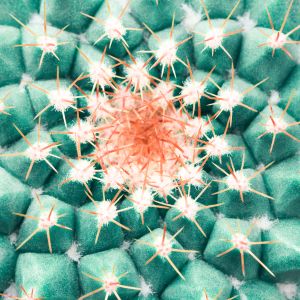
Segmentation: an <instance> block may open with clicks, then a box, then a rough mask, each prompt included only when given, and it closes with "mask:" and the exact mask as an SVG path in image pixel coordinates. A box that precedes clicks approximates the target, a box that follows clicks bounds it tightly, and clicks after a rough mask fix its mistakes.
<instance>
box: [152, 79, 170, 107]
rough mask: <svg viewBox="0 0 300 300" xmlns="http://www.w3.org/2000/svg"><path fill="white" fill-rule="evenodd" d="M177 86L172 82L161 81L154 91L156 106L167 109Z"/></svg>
mask: <svg viewBox="0 0 300 300" xmlns="http://www.w3.org/2000/svg"><path fill="white" fill-rule="evenodd" d="M174 89H175V86H174V84H173V83H172V82H165V81H161V82H160V83H159V84H158V85H157V87H156V88H155V89H154V90H153V99H155V102H154V103H153V104H154V105H155V104H157V105H158V106H159V107H161V108H166V107H167V106H168V105H169V103H170V101H172V99H173V96H174Z"/></svg>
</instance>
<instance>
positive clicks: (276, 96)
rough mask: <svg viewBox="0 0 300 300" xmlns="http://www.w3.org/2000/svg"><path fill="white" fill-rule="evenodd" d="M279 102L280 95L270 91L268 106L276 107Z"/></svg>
mask: <svg viewBox="0 0 300 300" xmlns="http://www.w3.org/2000/svg"><path fill="white" fill-rule="evenodd" d="M279 101H280V94H279V92H278V91H275V90H272V91H271V94H270V97H269V99H268V102H269V104H271V105H276V104H278V102H279Z"/></svg>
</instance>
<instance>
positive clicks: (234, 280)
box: [229, 276, 245, 290]
mask: <svg viewBox="0 0 300 300" xmlns="http://www.w3.org/2000/svg"><path fill="white" fill-rule="evenodd" d="M229 280H230V282H231V284H232V286H233V287H234V288H235V289H236V290H239V289H240V288H241V286H242V285H243V284H244V283H245V281H241V280H238V279H237V278H235V277H233V276H230V277H229Z"/></svg>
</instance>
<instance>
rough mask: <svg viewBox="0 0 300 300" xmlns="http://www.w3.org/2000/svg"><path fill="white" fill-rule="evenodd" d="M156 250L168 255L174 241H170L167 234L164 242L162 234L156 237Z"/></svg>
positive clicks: (160, 253) (165, 255) (162, 255)
mask: <svg viewBox="0 0 300 300" xmlns="http://www.w3.org/2000/svg"><path fill="white" fill-rule="evenodd" d="M153 245H154V247H155V249H156V252H157V253H158V255H159V256H161V257H167V256H169V254H170V253H171V252H172V241H170V240H169V239H168V238H167V237H166V236H165V239H164V241H163V243H162V236H158V237H156V238H155V240H154V243H153Z"/></svg>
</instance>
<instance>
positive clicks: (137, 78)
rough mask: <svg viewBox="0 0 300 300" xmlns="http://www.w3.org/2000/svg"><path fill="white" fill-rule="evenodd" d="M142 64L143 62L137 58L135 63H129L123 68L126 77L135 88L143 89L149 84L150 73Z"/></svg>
mask: <svg viewBox="0 0 300 300" xmlns="http://www.w3.org/2000/svg"><path fill="white" fill-rule="evenodd" d="M144 64H145V62H143V61H142V60H139V59H138V60H136V63H132V64H130V65H129V66H128V67H126V69H125V71H126V73H127V76H126V78H127V79H128V81H129V82H131V84H132V85H133V86H134V87H135V88H139V89H143V88H145V87H147V86H149V84H150V75H149V74H148V70H147V67H146V66H144Z"/></svg>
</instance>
